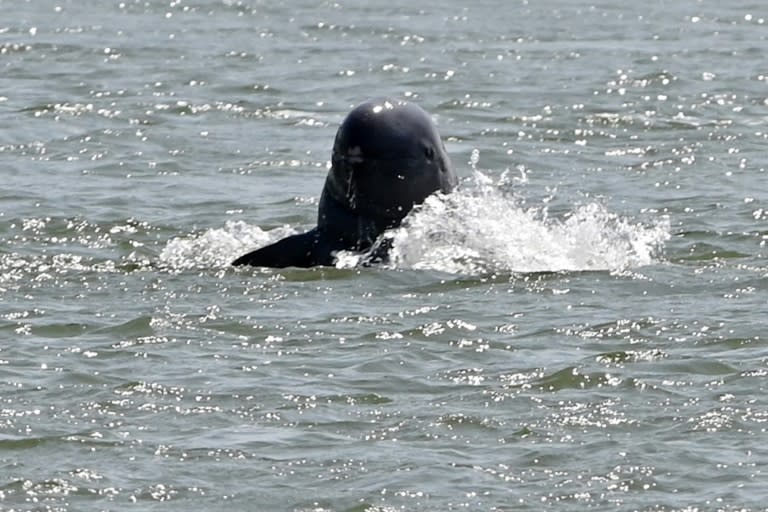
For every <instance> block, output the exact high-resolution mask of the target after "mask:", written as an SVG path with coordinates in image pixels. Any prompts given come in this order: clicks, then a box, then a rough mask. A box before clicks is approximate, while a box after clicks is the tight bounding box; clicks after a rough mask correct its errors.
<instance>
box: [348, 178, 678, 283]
mask: <svg viewBox="0 0 768 512" xmlns="http://www.w3.org/2000/svg"><path fill="white" fill-rule="evenodd" d="M523 181H524V177H523ZM508 183H509V177H508V176H507V175H506V174H504V175H502V177H501V178H500V180H499V181H498V182H496V183H494V182H493V180H491V179H490V178H489V177H488V176H486V175H484V174H483V173H482V172H480V171H475V176H474V183H468V184H465V185H468V186H464V187H462V188H461V189H460V190H458V191H456V192H454V193H453V194H449V195H436V196H432V197H429V198H428V199H427V201H426V202H425V203H424V205H422V207H420V208H418V209H417V210H414V211H413V212H412V213H411V215H409V216H408V217H407V218H406V221H405V222H404V224H403V226H402V227H400V228H398V229H396V230H393V231H392V232H390V233H388V234H387V236H389V237H390V238H391V239H392V244H393V249H392V251H391V254H390V256H391V262H390V264H391V265H392V266H393V267H395V268H413V269H433V270H439V271H443V272H449V273H458V274H480V273H488V272H557V271H586V270H609V271H621V270H625V269H628V268H634V267H640V266H644V265H649V264H652V263H654V262H655V261H656V259H657V257H658V256H659V254H660V253H661V251H662V249H663V246H664V242H666V241H667V240H668V239H669V237H670V225H669V219H668V218H667V217H661V218H659V219H655V220H654V222H653V223H652V224H650V225H644V224H642V223H639V222H635V221H633V220H632V219H628V218H624V217H621V216H619V215H617V214H615V213H612V212H610V211H608V210H607V209H606V208H605V206H604V205H602V204H600V203H598V202H592V203H588V204H582V205H577V206H575V207H574V208H573V209H572V210H571V211H570V212H568V213H566V214H565V215H562V216H559V217H557V218H555V217H551V216H550V215H549V210H548V202H549V199H545V200H544V201H543V202H542V204H540V205H537V206H533V207H531V206H527V205H526V204H525V201H524V200H523V199H522V198H521V197H520V196H519V195H514V194H510V193H508V192H507V190H508V188H509V187H507V186H506V185H507V184H508ZM348 263H349V260H344V259H340V264H341V265H344V264H348Z"/></svg>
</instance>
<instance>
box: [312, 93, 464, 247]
mask: <svg viewBox="0 0 768 512" xmlns="http://www.w3.org/2000/svg"><path fill="white" fill-rule="evenodd" d="M456 183H457V178H456V174H455V173H454V171H453V167H452V166H451V162H450V160H449V159H448V155H447V154H446V151H445V147H444V145H443V143H442V141H441V140H440V135H439V134H438V132H437V128H435V125H434V123H433V122H432V119H431V118H430V117H429V115H428V114H427V113H426V112H424V110H422V109H421V108H420V107H419V106H418V105H415V104H413V103H408V102H405V101H401V100H395V99H391V98H375V99H371V100H368V101H366V102H364V103H362V104H360V105H358V106H357V107H355V108H354V109H353V110H352V111H351V112H350V113H349V114H348V115H347V117H346V118H345V119H344V121H343V122H342V123H341V126H340V127H339V130H338V132H337V133H336V138H335V141H334V144H333V155H332V159H331V170H330V171H329V173H328V177H327V178H326V182H325V187H324V189H323V193H322V196H321V200H320V208H319V215H318V226H320V227H323V226H325V225H327V224H329V223H330V222H336V221H337V219H338V216H339V210H340V209H341V210H346V212H345V213H346V215H347V216H348V217H349V218H350V220H352V221H354V220H355V219H356V220H357V223H358V226H359V228H358V230H357V231H358V232H359V231H361V230H362V231H366V232H367V233H366V234H365V236H364V237H363V238H367V239H375V238H376V237H377V236H378V235H379V234H381V232H383V231H384V230H385V229H388V228H391V227H395V226H398V225H399V224H400V222H401V221H402V220H403V218H404V217H405V216H406V215H408V213H409V212H410V211H411V210H412V209H413V207H414V206H416V205H419V204H421V203H423V202H424V200H425V199H426V198H427V197H428V196H429V195H431V194H433V193H435V192H443V193H448V192H450V191H451V190H453V188H454V187H455V186H456ZM331 203H333V205H332V206H331ZM325 211H333V212H334V214H333V215H332V216H329V215H325V214H324V213H325ZM345 229H346V228H345ZM347 231H348V230H347ZM361 234H362V233H358V235H361ZM363 245H365V243H364V244H363Z"/></svg>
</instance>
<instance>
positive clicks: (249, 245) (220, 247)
mask: <svg viewBox="0 0 768 512" xmlns="http://www.w3.org/2000/svg"><path fill="white" fill-rule="evenodd" d="M295 233H296V230H295V229H293V228H291V227H290V226H282V227H279V228H275V229H272V230H269V231H264V230H263V229H261V228H259V227H258V226H252V225H250V224H247V223H245V222H243V221H227V222H226V223H225V224H224V227H223V228H213V229H209V230H207V231H204V232H203V233H201V234H199V235H190V236H185V237H179V238H174V239H172V240H170V241H169V242H168V243H167V244H166V246H165V247H164V248H163V250H162V252H161V253H160V263H161V264H163V265H165V266H167V267H169V268H171V269H173V270H184V269H191V268H211V267H214V268H215V267H225V266H228V265H229V264H230V263H232V261H233V260H234V259H235V258H237V257H238V256H240V255H242V254H245V253H246V252H249V251H252V250H254V249H256V248H258V247H261V246H264V245H267V244H270V243H272V242H276V241H277V240H280V239H281V238H284V237H286V236H289V235H293V234H295Z"/></svg>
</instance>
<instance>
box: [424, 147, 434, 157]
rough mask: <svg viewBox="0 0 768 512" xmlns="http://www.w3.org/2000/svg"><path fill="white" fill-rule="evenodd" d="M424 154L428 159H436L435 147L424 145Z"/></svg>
mask: <svg viewBox="0 0 768 512" xmlns="http://www.w3.org/2000/svg"><path fill="white" fill-rule="evenodd" d="M424 156H426V157H427V160H434V159H435V150H434V148H432V146H424Z"/></svg>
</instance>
